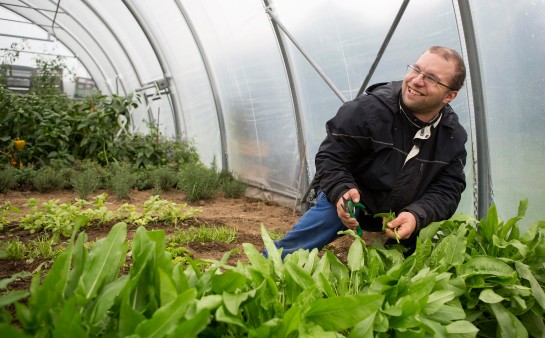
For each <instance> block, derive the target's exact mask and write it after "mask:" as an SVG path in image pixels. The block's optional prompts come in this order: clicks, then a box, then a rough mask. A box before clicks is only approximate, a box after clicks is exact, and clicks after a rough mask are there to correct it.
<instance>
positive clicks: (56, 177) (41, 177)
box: [32, 167, 66, 192]
mask: <svg viewBox="0 0 545 338" xmlns="http://www.w3.org/2000/svg"><path fill="white" fill-rule="evenodd" d="M32 184H33V186H34V188H35V189H36V190H38V191H39V192H49V191H56V190H61V189H63V188H64V186H65V184H66V180H65V177H64V175H63V174H62V173H61V172H59V171H56V170H54V169H53V168H51V167H45V168H43V169H40V170H37V171H36V175H35V176H34V177H33V178H32Z"/></svg>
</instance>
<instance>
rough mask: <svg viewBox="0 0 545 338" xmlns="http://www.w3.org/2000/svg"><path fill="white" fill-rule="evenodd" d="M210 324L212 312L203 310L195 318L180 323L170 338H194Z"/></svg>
mask: <svg viewBox="0 0 545 338" xmlns="http://www.w3.org/2000/svg"><path fill="white" fill-rule="evenodd" d="M208 323H210V311H209V310H208V309H203V310H201V311H199V312H198V313H197V314H196V315H195V316H194V317H192V318H190V319H186V320H182V321H180V323H179V324H178V325H177V326H176V329H175V330H174V331H173V332H172V333H171V334H170V335H169V336H168V337H169V338H179V337H184V338H193V337H197V335H198V334H199V333H200V332H202V331H203V330H204V329H205V328H206V327H207V326H208Z"/></svg>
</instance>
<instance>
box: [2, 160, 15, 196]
mask: <svg viewBox="0 0 545 338" xmlns="http://www.w3.org/2000/svg"><path fill="white" fill-rule="evenodd" d="M16 172H17V169H15V168H13V167H11V166H4V167H2V168H1V169H0V193H5V192H6V191H8V190H11V189H13V188H14V187H15V186H17V176H15V173H16Z"/></svg>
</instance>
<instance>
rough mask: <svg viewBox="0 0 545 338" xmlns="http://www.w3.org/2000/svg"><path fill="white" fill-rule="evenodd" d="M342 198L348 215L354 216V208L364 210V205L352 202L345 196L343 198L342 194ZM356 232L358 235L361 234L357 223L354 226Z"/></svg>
mask: <svg viewBox="0 0 545 338" xmlns="http://www.w3.org/2000/svg"><path fill="white" fill-rule="evenodd" d="M342 198H343V205H344V206H343V208H344V211H346V212H347V213H349V214H350V217H352V218H356V208H360V209H361V210H365V205H363V204H361V203H358V202H353V201H352V200H347V199H346V198H344V196H343V197H342ZM356 232H357V233H358V236H360V237H361V236H362V235H363V231H362V230H361V227H360V226H359V225H358V227H357V228H356Z"/></svg>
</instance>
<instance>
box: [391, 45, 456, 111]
mask: <svg viewBox="0 0 545 338" xmlns="http://www.w3.org/2000/svg"><path fill="white" fill-rule="evenodd" d="M414 67H415V69H416V70H418V72H420V73H423V74H426V75H427V76H429V77H430V78H433V79H435V80H437V81H439V82H441V83H443V84H445V85H447V86H450V84H451V82H452V78H453V76H454V74H455V64H454V62H452V61H447V60H445V59H444V58H443V57H442V56H440V55H438V54H433V53H430V52H429V51H426V52H425V53H424V54H422V56H420V58H419V59H418V60H417V61H416V62H415V63H414ZM456 94H457V92H456V91H453V90H450V89H448V88H447V87H445V86H442V85H440V84H438V85H437V86H433V85H430V84H428V83H426V82H425V81H424V77H423V76H422V75H421V74H418V73H417V72H414V71H413V72H408V73H407V75H405V79H404V80H403V85H402V89H401V95H402V98H403V103H405V105H406V106H407V108H409V109H410V110H411V111H412V112H413V113H414V114H415V115H417V117H424V118H426V117H429V118H433V116H435V114H437V112H439V110H440V109H441V108H442V107H443V106H444V105H445V104H447V103H449V102H450V101H452V100H453V99H454V98H455V97H456Z"/></svg>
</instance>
